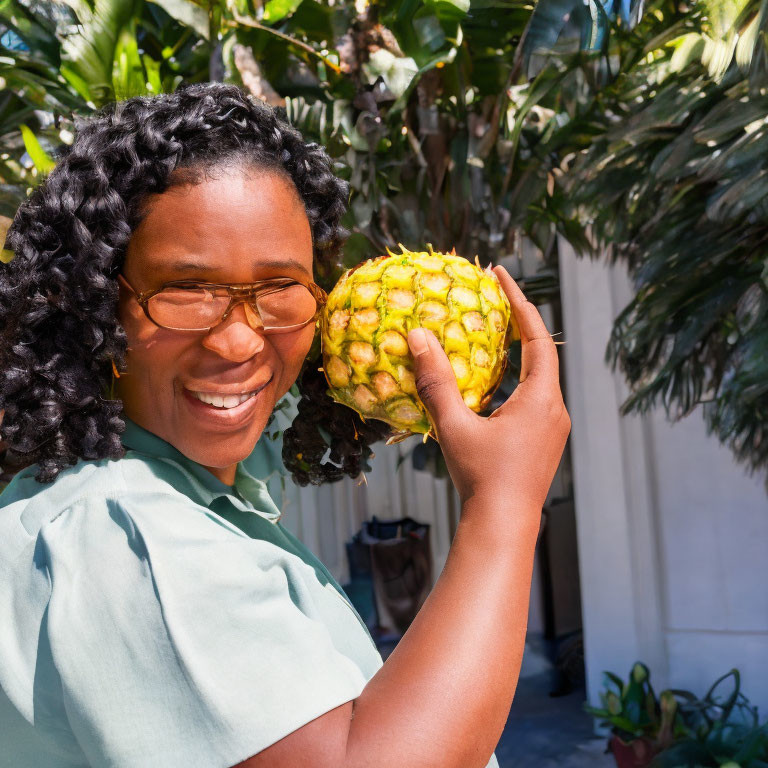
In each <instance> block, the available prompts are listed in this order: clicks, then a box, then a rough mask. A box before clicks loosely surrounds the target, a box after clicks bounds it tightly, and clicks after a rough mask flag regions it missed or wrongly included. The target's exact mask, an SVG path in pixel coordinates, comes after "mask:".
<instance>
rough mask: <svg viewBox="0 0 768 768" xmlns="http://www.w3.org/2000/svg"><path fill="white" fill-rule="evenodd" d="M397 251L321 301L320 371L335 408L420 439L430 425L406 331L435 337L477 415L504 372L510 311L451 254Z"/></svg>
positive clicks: (481, 273)
mask: <svg viewBox="0 0 768 768" xmlns="http://www.w3.org/2000/svg"><path fill="white" fill-rule="evenodd" d="M401 248H402V253H391V252H390V253H389V255H387V256H380V257H379V258H376V259H371V260H369V261H366V262H363V263H362V264H360V265H358V266H357V267H355V268H353V269H351V270H349V271H348V272H346V273H345V274H344V275H343V276H342V277H341V279H340V280H339V282H338V283H337V284H336V286H335V287H334V289H333V290H332V291H331V293H330V294H329V295H328V302H327V304H326V306H325V308H324V311H323V313H322V315H321V320H320V328H321V338H322V346H323V371H324V372H325V376H326V379H327V380H328V384H329V387H330V390H329V394H330V395H331V397H333V399H334V400H336V401H337V402H339V403H343V404H344V405H347V406H349V407H351V408H354V409H355V410H356V411H357V412H358V413H360V415H361V416H362V417H363V418H373V419H380V420H382V421H385V422H387V423H389V424H390V425H392V426H393V427H395V428H396V429H397V430H398V431H399V432H400V433H402V434H409V433H419V434H425V433H427V432H429V431H430V429H431V425H430V422H429V418H428V416H427V412H426V410H425V408H424V406H423V405H422V403H421V401H420V400H419V398H418V395H417V394H416V386H415V381H414V376H413V361H412V358H411V355H410V351H409V349H408V343H407V340H406V339H407V335H408V331H410V330H411V329H412V328H418V327H424V328H428V329H430V330H431V331H433V332H434V334H435V336H437V338H438V340H439V341H440V343H441V344H442V346H443V348H444V349H445V351H446V354H447V355H448V358H449V360H450V362H451V366H452V368H453V371H454V374H455V375H456V379H457V382H458V385H459V390H460V391H461V394H462V397H463V398H464V402H465V403H466V404H467V405H468V406H469V407H470V408H471V409H472V410H474V411H480V410H482V409H483V408H485V407H486V406H487V404H488V402H489V401H490V398H491V395H492V394H493V391H494V390H495V389H496V387H497V386H498V384H499V382H500V381H501V377H502V375H503V373H504V366H505V363H506V348H507V345H508V342H509V340H510V337H511V335H512V327H511V325H510V316H511V310H510V306H509V302H508V300H507V297H506V295H505V294H504V291H503V290H502V288H501V286H500V285H499V282H498V279H497V278H496V275H495V274H494V273H493V272H492V271H490V270H487V271H486V270H482V269H480V267H478V266H475V265H474V264H472V263H471V262H469V261H467V260H466V259H464V258H462V257H461V256H457V255H456V253H455V252H452V253H448V254H444V253H437V252H434V251H432V250H431V249H430V251H422V252H415V251H409V250H407V249H405V248H404V247H403V246H401Z"/></svg>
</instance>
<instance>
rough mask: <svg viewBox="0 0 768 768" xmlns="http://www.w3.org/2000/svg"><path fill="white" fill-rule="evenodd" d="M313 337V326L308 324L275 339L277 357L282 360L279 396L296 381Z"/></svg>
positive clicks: (276, 336)
mask: <svg viewBox="0 0 768 768" xmlns="http://www.w3.org/2000/svg"><path fill="white" fill-rule="evenodd" d="M314 337H315V327H314V325H310V326H309V327H307V328H303V329H302V330H301V331H299V332H298V333H286V334H283V335H282V338H280V337H279V336H278V335H275V336H273V337H272V338H273V339H275V342H274V346H275V351H276V352H277V357H278V359H279V360H280V361H281V362H282V369H283V370H282V375H281V377H280V387H279V397H282V396H283V395H284V394H285V393H286V392H287V391H288V390H289V389H290V388H291V386H292V385H293V383H294V382H295V381H296V377H297V376H298V375H299V371H300V370H301V366H302V365H303V363H304V360H305V359H306V357H307V354H308V353H309V350H310V348H311V347H312V340H313V339H314Z"/></svg>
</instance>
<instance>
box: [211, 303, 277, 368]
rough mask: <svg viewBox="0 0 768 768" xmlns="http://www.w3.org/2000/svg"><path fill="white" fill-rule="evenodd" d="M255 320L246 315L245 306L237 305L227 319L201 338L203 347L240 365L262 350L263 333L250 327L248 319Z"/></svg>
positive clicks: (253, 317)
mask: <svg viewBox="0 0 768 768" xmlns="http://www.w3.org/2000/svg"><path fill="white" fill-rule="evenodd" d="M249 317H251V318H252V319H255V315H254V314H252V313H248V314H246V308H245V304H238V305H237V306H236V307H235V308H234V309H233V310H232V312H231V313H230V315H229V317H228V318H227V319H226V320H224V321H223V322H221V323H219V324H218V325H217V326H215V327H214V328H211V330H210V331H208V333H207V334H206V335H205V336H204V337H203V346H204V347H205V348H206V349H210V350H211V351H212V352H216V354H218V355H220V356H221V357H224V358H226V359H227V360H232V361H233V362H237V363H242V362H245V361H246V360H249V359H250V358H252V357H253V356H254V355H257V354H259V352H261V351H262V350H263V349H264V345H265V343H266V342H265V339H264V331H263V330H262V328H261V327H258V325H257V323H258V321H257V322H256V323H254V325H257V327H256V328H254V327H252V326H251V324H249V322H248V319H249Z"/></svg>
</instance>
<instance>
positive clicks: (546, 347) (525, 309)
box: [493, 266, 559, 385]
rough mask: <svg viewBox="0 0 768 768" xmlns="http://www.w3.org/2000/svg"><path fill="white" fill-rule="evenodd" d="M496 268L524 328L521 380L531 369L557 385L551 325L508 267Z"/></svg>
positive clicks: (519, 322)
mask: <svg viewBox="0 0 768 768" xmlns="http://www.w3.org/2000/svg"><path fill="white" fill-rule="evenodd" d="M493 271H494V273H495V274H496V277H498V278H499V282H500V283H501V287H502V288H503V289H504V293H506V294H507V298H508V299H509V303H510V305H511V307H512V312H514V314H515V320H516V321H517V325H518V327H519V328H520V337H521V340H522V362H521V369H520V381H521V382H523V381H525V380H526V379H527V378H528V376H529V375H530V374H531V373H535V374H536V375H537V376H540V377H541V378H542V380H544V381H545V382H547V383H549V384H554V385H557V383H558V378H559V366H558V361H557V349H556V348H555V342H554V341H552V337H551V336H550V335H549V331H548V330H547V326H546V325H544V321H543V320H542V319H541V315H540V314H539V310H538V309H536V307H535V306H534V305H533V304H531V302H530V301H528V299H526V298H525V296H524V295H523V292H522V291H521V290H520V287H519V286H518V285H517V283H516V282H515V281H514V280H513V279H512V278H511V277H510V275H509V272H507V270H506V269H504V267H501V266H497V267H494V268H493Z"/></svg>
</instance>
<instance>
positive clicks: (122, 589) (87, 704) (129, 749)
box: [40, 493, 380, 768]
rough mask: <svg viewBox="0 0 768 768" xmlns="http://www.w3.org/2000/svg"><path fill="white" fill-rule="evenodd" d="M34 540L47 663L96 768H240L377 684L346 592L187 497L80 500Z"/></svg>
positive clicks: (161, 495) (157, 495)
mask: <svg viewBox="0 0 768 768" xmlns="http://www.w3.org/2000/svg"><path fill="white" fill-rule="evenodd" d="M40 535H41V537H43V538H44V539H45V546H46V549H47V552H48V568H49V571H50V579H51V597H50V603H49V606H48V617H47V631H48V635H49V641H50V649H51V654H52V659H53V663H54V664H55V667H56V669H57V671H58V674H59V676H60V678H61V684H62V692H63V697H64V705H65V708H66V712H67V717H68V719H69V723H70V725H71V728H72V730H73V732H74V735H75V737H76V739H77V741H78V742H79V744H80V745H81V747H82V749H83V751H84V753H85V755H86V756H87V758H88V760H89V762H90V763H91V764H93V765H99V766H102V765H103V766H108V765H114V766H147V765H161V766H164V768H173V766H184V767H185V768H192V767H193V766H205V767H206V768H214V767H215V766H221V767H222V768H223V767H225V766H232V765H235V764H237V763H238V762H240V761H242V760H245V759H247V758H248V757H250V756H252V755H254V754H256V753H258V752H260V751H261V750H263V749H265V748H266V747H268V746H269V745H270V744H273V743H274V742H276V741H278V740H280V739H281V738H283V737H284V736H286V735H288V734H289V733H291V732H292V731H294V730H296V729H297V728H300V727H301V726H303V725H305V724H306V723H308V722H310V721H311V720H313V719H315V718H317V717H319V716H320V715H322V714H324V713H325V712H328V711H329V710H331V709H333V708H335V707H337V706H340V705H341V704H343V703H345V702H347V701H350V700H351V699H354V698H356V697H357V696H358V695H359V694H360V693H361V691H362V690H363V688H364V687H365V684H366V682H367V679H369V677H370V676H372V671H373V669H374V668H375V666H376V664H375V657H376V656H377V654H376V653H375V648H372V651H371V653H372V656H371V660H372V661H371V664H372V666H371V668H369V669H365V668H361V665H360V663H359V660H358V661H357V662H356V661H353V659H352V658H350V655H349V654H348V653H346V652H345V648H344V643H350V642H352V641H351V640H350V637H351V636H352V635H354V633H355V632H360V633H364V630H363V628H362V627H361V626H360V624H359V621H358V619H357V617H356V616H355V614H354V612H353V611H352V610H351V608H350V607H349V606H348V605H347V604H346V603H345V601H344V599H343V598H342V597H341V595H339V593H338V592H337V591H336V590H330V589H327V588H325V587H324V586H323V585H321V584H320V583H319V581H318V580H317V577H316V576H315V574H314V571H313V569H312V568H310V567H309V566H307V565H306V564H305V563H303V562H302V561H301V560H300V559H299V558H296V557H295V556H293V555H290V554H289V553H287V552H284V551H283V550H281V549H280V548H279V547H277V546H275V545H274V544H271V543H269V542H265V541H261V540H256V539H251V538H249V537H247V536H245V535H244V534H242V532H240V531H238V530H237V529H236V528H234V526H230V525H229V524H227V523H226V521H223V520H222V519H221V518H219V517H218V516H216V515H214V514H213V513H211V512H210V511H209V510H207V509H206V508H203V507H199V506H197V505H195V504H193V503H191V502H188V501H187V500H185V499H183V498H176V497H174V496H171V495H169V494H164V493H144V494H132V495H130V496H129V497H127V498H126V499H121V500H119V501H118V500H104V499H94V500H88V499H86V500H84V501H82V502H78V503H77V504H76V505H74V506H72V507H71V508H69V509H67V510H66V512H64V513H62V514H61V515H59V516H58V517H57V518H56V519H55V520H53V521H52V522H51V523H49V524H48V525H47V526H46V527H45V528H44V529H43V530H42V531H41V534H40ZM329 622H330V623H331V624H330V625H331V626H334V627H335V628H336V634H335V635H334V631H332V630H330V629H329ZM338 638H343V639H342V640H339V639H338ZM361 641H362V636H361ZM368 643H369V644H370V640H369V639H368ZM378 661H379V665H380V657H378ZM364 666H365V665H363V667H364Z"/></svg>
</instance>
